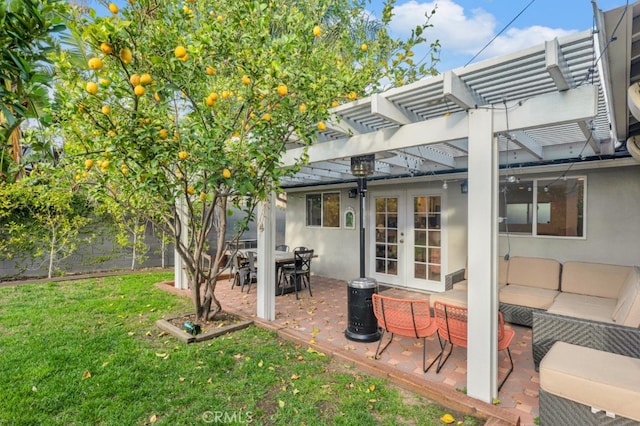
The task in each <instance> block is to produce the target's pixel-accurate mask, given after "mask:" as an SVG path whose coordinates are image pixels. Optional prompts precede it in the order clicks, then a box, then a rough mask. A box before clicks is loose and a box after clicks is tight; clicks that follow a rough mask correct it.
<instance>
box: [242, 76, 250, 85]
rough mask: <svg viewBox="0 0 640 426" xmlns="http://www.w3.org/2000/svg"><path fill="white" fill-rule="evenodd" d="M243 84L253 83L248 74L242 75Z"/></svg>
mask: <svg viewBox="0 0 640 426" xmlns="http://www.w3.org/2000/svg"><path fill="white" fill-rule="evenodd" d="M242 84H244V85H245V86H248V85H250V84H251V79H250V78H249V76H248V75H246V74H245V75H243V76H242Z"/></svg>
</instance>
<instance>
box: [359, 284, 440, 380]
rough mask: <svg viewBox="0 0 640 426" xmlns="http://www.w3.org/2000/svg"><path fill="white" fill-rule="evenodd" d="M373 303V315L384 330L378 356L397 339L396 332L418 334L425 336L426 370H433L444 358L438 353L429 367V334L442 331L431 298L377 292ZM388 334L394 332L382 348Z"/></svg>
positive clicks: (423, 339) (410, 335) (423, 357)
mask: <svg viewBox="0 0 640 426" xmlns="http://www.w3.org/2000/svg"><path fill="white" fill-rule="evenodd" d="M372 302H373V314H374V315H375V317H376V319H377V320H378V326H379V327H380V328H381V329H382V336H380V341H379V342H378V348H377V349H376V355H375V357H374V359H376V360H377V359H380V355H381V354H382V352H384V350H385V349H387V346H389V345H390V344H391V342H393V337H394V336H395V335H398V336H403V337H414V338H416V339H422V371H423V372H425V373H426V372H427V371H429V369H430V368H431V366H432V365H433V364H434V363H435V362H436V361H437V360H438V359H439V358H440V355H438V356H437V357H435V358H434V360H433V361H431V364H429V366H427V337H429V336H433V335H434V334H436V333H437V332H438V324H436V321H435V320H434V318H433V316H432V315H431V309H429V300H412V299H400V298H395V297H389V296H383V295H381V294H378V293H374V294H373V296H372ZM385 333H390V334H391V338H390V339H389V341H388V342H387V343H386V344H385V345H384V347H383V348H382V349H380V346H381V345H382V340H383V338H384V335H385Z"/></svg>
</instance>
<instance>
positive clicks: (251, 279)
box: [240, 251, 258, 294]
mask: <svg viewBox="0 0 640 426" xmlns="http://www.w3.org/2000/svg"><path fill="white" fill-rule="evenodd" d="M247 256H248V258H249V264H248V269H249V276H248V279H247V283H246V284H247V285H248V287H247V294H249V291H251V284H253V283H256V284H257V283H258V268H257V266H256V252H254V251H248V252H247ZM243 289H244V284H243V285H242V287H240V292H241V293H242V290H243Z"/></svg>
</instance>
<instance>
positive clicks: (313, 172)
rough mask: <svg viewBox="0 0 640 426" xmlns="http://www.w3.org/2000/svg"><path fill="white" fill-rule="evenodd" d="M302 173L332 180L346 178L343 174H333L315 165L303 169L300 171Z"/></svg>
mask: <svg viewBox="0 0 640 426" xmlns="http://www.w3.org/2000/svg"><path fill="white" fill-rule="evenodd" d="M300 172H301V173H303V174H308V175H317V176H321V177H325V178H331V179H344V178H345V174H343V173H339V172H332V171H330V170H326V169H324V168H319V167H315V164H310V165H308V166H304V167H302V170H300Z"/></svg>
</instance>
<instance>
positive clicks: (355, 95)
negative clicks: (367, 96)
mask: <svg viewBox="0 0 640 426" xmlns="http://www.w3.org/2000/svg"><path fill="white" fill-rule="evenodd" d="M357 97H358V95H357V94H356V92H349V94H348V95H347V98H348V99H349V100H350V101H354V100H355V99H356V98H357Z"/></svg>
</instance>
